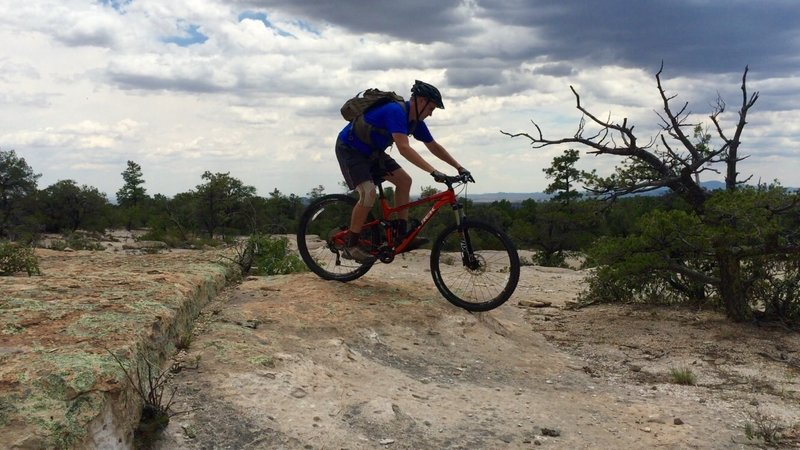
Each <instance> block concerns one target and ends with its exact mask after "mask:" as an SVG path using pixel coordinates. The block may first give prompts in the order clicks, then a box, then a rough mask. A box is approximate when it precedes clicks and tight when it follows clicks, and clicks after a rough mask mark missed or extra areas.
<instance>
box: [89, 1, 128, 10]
mask: <svg viewBox="0 0 800 450" xmlns="http://www.w3.org/2000/svg"><path fill="white" fill-rule="evenodd" d="M132 1H133V0H97V3H99V4H101V5H103V6H110V7H112V8H114V9H115V10H117V11H118V12H120V13H124V12H125V6H127V5H129V4H130V3H131V2H132Z"/></svg>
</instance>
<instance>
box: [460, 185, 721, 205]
mask: <svg viewBox="0 0 800 450" xmlns="http://www.w3.org/2000/svg"><path fill="white" fill-rule="evenodd" d="M700 185H701V186H703V187H704V188H706V189H708V190H711V191H713V190H716V189H724V188H725V183H724V182H722V181H704V182H702V183H700ZM667 192H669V189H667V188H661V189H657V190H655V191H651V192H648V193H645V194H638V195H647V196H658V195H664V194H666V193H667ZM550 197H551V195H550V194H545V193H543V192H495V193H491V194H469V199H470V200H472V201H473V202H475V203H492V202H498V201H501V200H508V201H509V202H511V203H519V202H521V201H523V200H528V199H529V198H532V199H534V200H536V201H537V202H541V201H547V200H548V199H549V198H550Z"/></svg>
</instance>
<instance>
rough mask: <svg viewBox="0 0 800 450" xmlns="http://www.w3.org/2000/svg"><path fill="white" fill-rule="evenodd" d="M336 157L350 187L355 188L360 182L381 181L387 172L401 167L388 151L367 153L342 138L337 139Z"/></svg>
mask: <svg viewBox="0 0 800 450" xmlns="http://www.w3.org/2000/svg"><path fill="white" fill-rule="evenodd" d="M336 159H337V160H339V168H340V169H341V170H342V176H344V181H346V182H347V186H348V187H349V188H350V189H355V188H356V186H358V185H359V184H361V183H363V182H365V181H369V180H372V182H373V183H376V184H377V183H379V182H380V181H382V180H383V177H384V176H385V175H386V174H389V173H392V172H393V171H395V170H397V169H399V168H400V164H397V161H395V160H394V159H393V158H392V157H391V156H389V155H387V154H386V152H377V153H376V154H374V155H369V156H368V155H365V154H363V153H361V152H360V151H358V149H356V148H353V147H350V146H349V145H347V144H345V143H344V142H342V141H340V140H338V139H337V140H336Z"/></svg>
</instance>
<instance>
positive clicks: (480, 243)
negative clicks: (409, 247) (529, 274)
mask: <svg viewBox="0 0 800 450" xmlns="http://www.w3.org/2000/svg"><path fill="white" fill-rule="evenodd" d="M519 270H520V263H519V255H517V249H516V248H515V247H514V244H513V243H512V242H511V239H510V238H509V237H508V235H506V234H505V233H504V232H503V231H502V230H500V229H498V228H496V227H495V226H493V225H491V224H488V223H486V222H480V221H474V220H465V221H464V223H463V224H462V226H461V227H459V226H458V225H455V224H454V225H451V226H449V227H448V228H446V229H445V230H444V231H443V232H442V233H441V234H440V235H439V236H438V237H437V238H436V241H435V242H434V243H433V249H432V250H431V275H432V276H433V283H434V284H435V285H436V288H438V289H439V292H441V293H442V295H443V296H444V298H446V299H447V301H449V302H450V303H452V304H454V305H456V306H458V307H460V308H464V309H466V310H468V311H488V310H490V309H494V308H497V307H498V306H500V305H502V304H503V303H505V302H506V300H508V299H509V298H510V297H511V294H513V293H514V290H515V289H516V288H517V283H518V282H519Z"/></svg>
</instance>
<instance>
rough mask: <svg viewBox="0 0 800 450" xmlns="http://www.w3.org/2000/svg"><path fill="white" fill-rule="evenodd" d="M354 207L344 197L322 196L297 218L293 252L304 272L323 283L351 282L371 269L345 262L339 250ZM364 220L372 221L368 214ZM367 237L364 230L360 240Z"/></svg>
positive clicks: (336, 195)
mask: <svg viewBox="0 0 800 450" xmlns="http://www.w3.org/2000/svg"><path fill="white" fill-rule="evenodd" d="M355 204H356V199H355V198H353V197H350V196H348V195H343V194H332V195H326V196H324V197H321V198H319V199H317V200H315V201H314V202H313V203H311V204H310V205H309V206H308V208H306V210H305V212H303V216H302V217H301V218H300V224H299V226H298V230H297V250H298V252H299V253H300V256H301V257H302V258H303V261H304V262H305V263H306V265H307V266H308V268H309V269H311V271H312V272H314V273H315V274H317V275H319V276H320V277H321V278H323V279H325V280H337V281H352V280H355V279H356V278H358V277H360V276H362V275H364V274H365V273H367V271H369V269H370V268H371V267H372V263H371V262H370V263H367V264H361V263H359V262H356V261H354V260H352V259H346V258H345V257H344V252H343V250H342V249H343V248H344V243H345V239H346V236H347V233H348V227H349V226H350V216H351V214H352V212H353V206H355ZM367 220H368V221H372V220H373V219H372V215H371V214H370V217H369V218H368V219H367ZM368 233H372V231H371V230H370V229H365V230H364V231H362V236H364V235H366V234H368ZM366 239H367V240H369V241H371V240H372V237H371V236H367V237H366Z"/></svg>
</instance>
